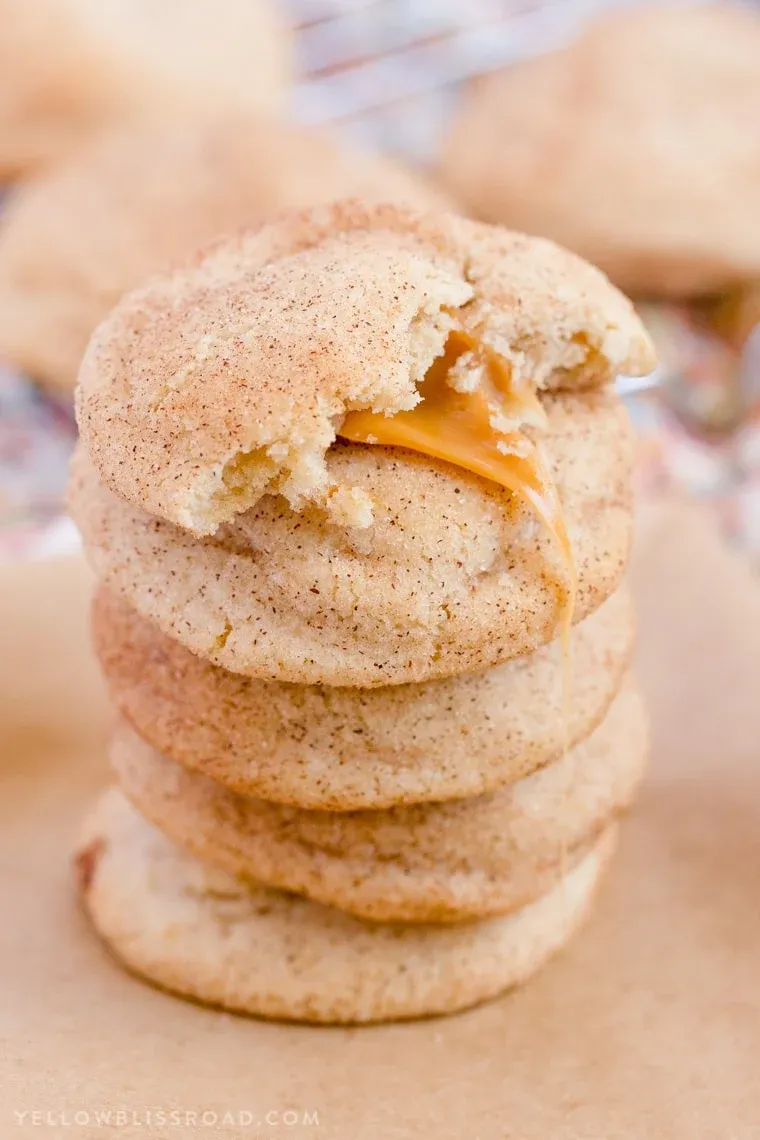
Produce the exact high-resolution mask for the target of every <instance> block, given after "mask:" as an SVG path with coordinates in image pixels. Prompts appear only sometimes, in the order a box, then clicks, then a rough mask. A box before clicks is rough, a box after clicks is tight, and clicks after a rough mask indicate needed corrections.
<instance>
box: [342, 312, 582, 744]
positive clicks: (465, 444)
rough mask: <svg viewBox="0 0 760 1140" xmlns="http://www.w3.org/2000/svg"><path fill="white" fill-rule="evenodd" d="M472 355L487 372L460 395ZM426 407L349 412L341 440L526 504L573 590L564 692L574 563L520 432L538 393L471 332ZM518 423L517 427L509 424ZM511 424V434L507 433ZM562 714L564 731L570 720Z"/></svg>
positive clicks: (439, 362)
mask: <svg viewBox="0 0 760 1140" xmlns="http://www.w3.org/2000/svg"><path fill="white" fill-rule="evenodd" d="M465 354H471V356H472V358H473V360H472V363H473V364H474V365H475V366H476V367H477V366H480V367H481V369H482V373H481V376H480V377H479V382H478V386H477V387H476V388H475V390H474V391H471V392H470V391H466V392H465V391H457V390H456V389H455V388H453V387H452V386H451V383H450V373H451V371H452V369H454V368H455V366H456V364H457V361H459V359H460V358H461V357H462V356H464V355H465ZM419 393H420V396H421V397H422V399H421V402H420V403H419V404H417V405H416V407H414V408H413V409H412V410H411V411H408V412H397V413H396V414H395V415H392V416H386V415H383V414H382V413H378V412H364V411H359V412H349V414H348V415H347V416H346V418H345V420H344V421H343V425H342V427H341V428H340V431H339V435H340V436H342V437H343V438H344V439H348V440H351V441H352V442H354V443H372V444H379V445H381V446H386V447H406V448H409V449H410V450H411V451H418V452H422V453H423V454H424V455H430V456H432V457H434V458H435V459H442V460H445V461H446V462H447V463H453V464H454V465H455V466H457V467H463V468H465V470H467V471H472V472H473V473H474V474H476V475H480V476H482V477H483V478H484V479H490V480H491V481H492V482H494V483H498V484H500V485H501V486H502V487H505V488H506V489H507V490H508V491H511V492H512V493H513V494H515V495H519V496H520V497H521V498H522V499H524V500H525V501H526V502H527V503H528V504H529V505H530V507H531V508H532V510H533V511H534V512H535V513H536V515H538V517H539V518H540V519H541V521H542V522H543V524H544V526H545V527H546V529H547V530H548V532H549V534H550V535H551V536H552V538H553V540H554V542H555V543H556V545H557V547H558V549H559V552H560V555H561V558H562V562H563V564H564V566H565V567H566V569H567V572H568V578H569V582H570V585H569V588H568V591H567V596H566V598H565V600H564V603H563V606H562V613H561V615H560V636H561V639H562V652H563V668H564V691H565V702H566V705H567V703H568V702H569V699H570V697H569V694H570V686H569V678H570V656H569V654H570V645H569V638H570V628H571V625H572V619H573V610H574V608H575V566H574V562H573V555H572V549H571V547H570V541H569V538H568V534H567V529H566V526H565V519H564V515H563V512H562V504H561V502H560V499H559V495H558V493H557V488H556V485H555V483H554V480H553V478H552V475H551V472H550V470H549V467H548V464H547V462H546V460H545V459H544V457H543V455H542V453H541V450H540V447H539V446H538V444H536V443H535V442H534V441H533V440H532V439H531V438H530V437H529V436H528V435H526V434H525V432H524V431H523V430H521V425H522V424H524V423H525V422H526V421H527V422H529V423H532V424H534V425H543V424H545V423H546V415H545V412H544V410H543V407H542V406H541V402H540V401H539V399H538V397H537V396H536V394H535V392H534V391H533V390H532V389H531V388H530V387H529V386H528V385H526V384H521V385H518V384H516V383H515V382H514V381H513V378H512V375H511V373H510V370H509V369H508V368H507V367H506V366H505V364H504V363H503V361H502V360H501V358H500V357H499V356H498V355H497V354H496V353H495V352H494V351H493V350H491V349H489V348H487V347H485V346H484V345H481V344H479V343H478V342H477V341H476V340H474V338H472V337H471V336H469V335H468V334H467V333H464V332H461V331H456V332H453V333H451V334H450V336H449V339H448V341H447V344H446V349H445V351H444V353H443V354H442V355H441V356H439V357H438V358H437V359H436V360H435V361H434V362H433V364H432V365H431V367H430V368H429V369H428V371H427V373H426V375H425V378H424V380H423V381H422V382H421V383H420V385H419ZM513 423H514V424H515V425H516V426H515V427H514V428H512V426H511V425H512V424H513ZM505 426H506V430H502V429H503V428H504V427H505ZM567 711H568V710H567V708H566V715H565V729H566V730H567V725H568V723H569V721H568V716H567Z"/></svg>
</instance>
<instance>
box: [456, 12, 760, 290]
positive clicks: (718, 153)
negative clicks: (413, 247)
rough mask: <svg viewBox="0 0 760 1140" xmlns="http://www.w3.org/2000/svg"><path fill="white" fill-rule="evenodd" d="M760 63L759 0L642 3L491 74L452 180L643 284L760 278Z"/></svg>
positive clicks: (495, 212) (477, 88)
mask: <svg viewBox="0 0 760 1140" xmlns="http://www.w3.org/2000/svg"><path fill="white" fill-rule="evenodd" d="M758 59H760V14H758V12H757V11H756V10H754V9H753V6H752V5H743V6H742V5H739V4H730V3H725V4H720V3H718V4H692V5H685V4H677V3H659V4H652V3H650V4H638V5H628V6H627V7H624V8H623V9H622V10H621V11H618V12H613V13H609V14H606V15H604V16H603V17H602V18H601V19H599V20H597V21H596V22H595V23H594V24H592V25H591V26H590V27H589V28H588V30H587V31H586V32H585V33H584V34H583V35H582V36H581V37H580V38H579V39H578V40H577V42H575V43H573V44H571V45H570V46H568V47H566V48H563V49H562V50H560V51H555V52H552V53H550V54H547V55H544V56H539V57H536V58H534V59H531V60H527V61H525V62H522V63H520V64H518V65H517V66H514V67H511V68H509V69H508V70H506V71H503V72H500V73H496V74H493V75H490V76H487V77H485V78H483V79H481V80H478V81H477V82H476V83H475V84H474V85H473V86H472V87H471V89H470V90H469V92H468V93H467V94H466V95H465V97H464V100H463V102H462V104H461V107H460V108H459V110H458V112H457V113H456V115H455V119H454V122H453V124H452V126H451V128H450V131H449V133H448V137H447V140H446V142H445V146H444V155H443V159H442V163H441V173H442V178H443V181H444V183H445V184H446V185H447V186H448V187H449V188H450V189H451V190H452V192H454V193H456V194H457V196H458V197H459V199H460V200H461V201H462V202H463V203H464V204H465V206H466V208H467V209H468V211H471V212H472V213H474V214H475V215H476V216H477V217H481V218H484V219H486V220H488V221H491V222H501V223H503V224H505V225H509V226H515V227H516V228H518V229H524V230H526V231H527V232H529V233H536V234H542V235H544V236H546V237H549V238H553V239H555V240H556V241H560V242H562V243H563V244H565V245H567V246H568V247H569V248H570V249H573V250H575V251H576V252H578V253H579V254H582V255H583V256H584V257H587V258H588V259H589V260H590V261H592V262H593V263H594V264H595V265H598V266H600V268H602V269H603V270H604V271H605V272H606V273H608V274H609V276H610V277H611V278H612V280H613V281H615V282H616V284H618V285H619V286H620V287H621V288H623V289H625V290H626V291H628V292H631V293H639V294H666V295H668V294H669V295H674V296H684V297H686V296H695V295H699V294H707V293H713V292H718V291H721V290H723V289H726V288H728V287H730V286H731V285H733V284H735V283H738V282H741V281H745V280H747V279H753V278H758V277H760V227H758V225H757V203H758V200H760V131H758V123H759V122H760V68H759V67H758Z"/></svg>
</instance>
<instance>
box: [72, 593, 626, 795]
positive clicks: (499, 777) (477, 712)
mask: <svg viewBox="0 0 760 1140" xmlns="http://www.w3.org/2000/svg"><path fill="white" fill-rule="evenodd" d="M633 625H634V623H633V614H632V603H631V599H630V596H629V594H628V591H627V590H626V589H625V588H622V589H620V590H619V591H617V592H616V593H615V594H613V596H612V597H611V598H610V599H609V600H608V601H606V602H605V603H604V604H603V605H602V606H601V607H600V608H599V609H598V610H597V611H596V612H595V613H594V614H593V615H592V616H591V617H589V618H586V620H585V621H582V622H580V623H579V624H578V625H576V626H575V627H574V629H573V632H572V635H571V638H570V646H569V656H570V665H571V669H572V681H571V693H570V694H566V693H565V691H564V684H565V677H564V674H563V659H562V645H561V642H560V641H559V640H558V641H554V642H552V643H551V644H549V645H546V646H544V647H543V648H542V649H539V650H538V651H537V652H536V653H533V654H529V655H527V656H525V657H519V658H516V659H515V660H514V661H511V662H508V663H507V664H505V665H501V666H497V667H496V668H494V669H490V670H487V671H486V672H482V673H473V674H465V675H462V676H459V677H455V678H451V679H447V680H442V681H430V682H428V683H427V684H421V685H391V686H384V687H382V688H375V689H346V688H335V687H329V686H325V685H313V686H304V685H288V684H283V683H280V682H277V681H265V680H257V679H255V678H249V677H243V676H241V675H239V674H235V673H229V672H227V671H226V670H224V669H219V668H217V667H216V666H214V665H211V664H209V663H208V662H207V661H205V660H203V658H201V657H197V656H195V655H194V654H192V653H189V652H188V651H187V650H186V649H184V648H183V647H182V646H181V645H180V644H179V643H178V642H176V641H174V640H173V639H172V638H170V637H167V636H166V635H165V634H163V633H161V631H160V630H159V629H158V628H157V627H156V626H155V625H153V624H152V623H151V622H149V621H146V620H145V619H144V618H142V617H140V616H139V614H137V613H136V611H135V610H133V609H132V607H131V606H130V605H128V603H127V602H125V601H124V599H123V598H121V597H119V596H117V595H116V594H113V593H111V592H110V591H108V590H106V589H104V588H101V589H100V590H99V591H98V592H97V594H96V597H95V600H94V604H93V613H92V632H93V639H94V643H95V649H96V652H97V655H98V658H99V661H100V665H101V668H102V670H103V673H104V674H105V677H106V681H107V683H108V687H109V691H110V695H111V699H112V700H113V702H114V704H115V706H116V708H117V709H118V710H119V711H120V712H121V714H122V715H123V716H124V717H126V719H127V720H128V721H129V722H130V723H131V724H132V725H133V726H134V727H135V729H136V730H137V731H138V732H139V734H140V735H141V736H142V737H143V739H144V740H146V741H147V742H148V743H149V744H151V745H152V746H153V747H154V748H155V749H156V750H157V751H158V752H163V753H166V754H167V755H169V756H171V757H172V758H173V759H175V760H177V761H180V762H181V763H182V764H183V765H184V766H185V767H187V768H189V769H191V770H195V771H197V772H200V773H203V774H205V775H206V776H210V777H212V778H213V779H214V780H216V781H218V782H219V783H221V784H224V785H225V786H226V787H228V788H230V789H232V790H233V791H236V792H239V793H242V794H243V795H248V796H253V797H260V798H262V799H266V800H272V801H275V802H279V803H289V804H293V805H295V806H298V807H302V808H321V809H329V810H333V811H348V810H350V809H357V808H384V807H392V806H394V805H395V804H399V803H422V802H425V801H430V800H448V799H459V798H462V797H464V796H478V795H481V794H482V793H484V792H487V791H490V790H491V789H493V788H495V787H498V786H499V785H501V784H507V783H512V782H513V781H515V780H518V779H520V778H521V777H523V776H526V775H528V774H529V773H531V772H533V771H535V769H537V768H539V767H541V766H542V765H543V764H545V763H547V762H548V761H550V760H553V759H555V758H557V757H558V756H560V755H561V753H562V750H563V748H564V746H565V745H566V744H567V746H569V747H572V746H573V745H575V744H577V743H578V742H579V741H581V740H585V738H586V737H587V736H588V735H589V733H591V732H592V731H593V729H594V728H595V727H596V726H597V725H598V724H599V722H600V721H601V720H602V718H603V717H604V715H605V714H606V712H607V709H608V707H609V705H610V702H611V701H612V699H613V696H614V695H615V693H616V692H617V690H618V688H619V687H620V683H621V680H622V677H623V673H624V671H625V669H626V668H627V667H628V664H629V661H630V656H631V648H632V641H633ZM568 698H569V699H568Z"/></svg>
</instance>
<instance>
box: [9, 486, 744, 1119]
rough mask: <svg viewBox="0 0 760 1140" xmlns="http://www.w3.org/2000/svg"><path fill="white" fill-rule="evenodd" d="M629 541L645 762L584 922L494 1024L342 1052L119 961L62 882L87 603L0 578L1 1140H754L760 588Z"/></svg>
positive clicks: (324, 1035)
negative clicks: (191, 996)
mask: <svg viewBox="0 0 760 1140" xmlns="http://www.w3.org/2000/svg"><path fill="white" fill-rule="evenodd" d="M641 532H642V533H641V541H640V543H639V552H638V557H637V559H636V564H635V572H634V578H635V584H636V588H637V592H638V597H639V605H640V615H641V620H640V624H641V650H640V657H641V676H642V679H643V682H644V685H645V687H646V690H647V693H648V696H649V699H650V704H651V709H652V713H653V717H654V759H653V766H652V770H651V775H650V778H649V780H648V782H647V784H646V786H645V789H644V792H643V795H642V797H641V801H640V804H639V806H638V808H637V809H636V811H635V812H634V813H633V815H632V817H631V818H630V819H629V820H628V822H627V824H626V826H625V828H624V831H623V838H622V845H621V850H620V852H619V855H618V858H617V861H616V863H615V865H614V868H613V870H612V873H611V875H610V878H609V879H608V881H607V883H606V885H605V887H604V889H603V891H602V894H601V897H600V900H599V905H598V909H597V911H596V913H595V916H594V918H593V919H592V921H591V922H590V924H589V926H588V927H587V928H586V929H585V930H584V931H583V933H582V934H581V935H580V936H579V937H578V938H577V939H576V940H575V941H574V942H573V943H572V945H571V946H570V947H569V948H568V949H567V950H566V951H565V952H564V953H562V954H561V955H560V956H559V957H557V958H556V959H555V960H554V961H553V962H552V963H551V964H550V965H549V966H548V967H547V968H546V969H545V970H544V971H543V973H542V974H541V975H540V976H539V977H537V978H536V979H535V980H534V981H533V982H531V983H530V984H529V985H528V986H526V987H525V988H524V989H522V990H520V991H517V992H515V993H513V994H510V995H507V996H506V997H504V998H503V999H501V1000H499V1001H496V1002H493V1003H491V1004H488V1005H486V1006H483V1007H481V1008H480V1009H477V1010H474V1011H471V1012H469V1013H466V1014H462V1015H459V1016H457V1017H452V1018H444V1019H439V1020H431V1021H427V1022H420V1023H416V1024H405V1025H391V1026H383V1027H378V1028H363V1029H348V1030H346V1029H310V1028H306V1027H303V1028H302V1027H295V1026H287V1025H279V1024H268V1023H264V1022H257V1021H253V1020H247V1019H244V1018H237V1017H231V1016H227V1015H224V1014H220V1013H218V1012H214V1011H210V1010H206V1009H202V1008H199V1007H196V1006H193V1005H190V1004H188V1003H186V1002H183V1001H181V1000H179V999H177V998H174V997H171V996H169V995H167V994H164V993H160V992H157V991H156V990H153V989H151V988H150V987H149V986H147V985H145V984H144V983H142V982H140V981H137V980H135V979H133V978H131V977H129V976H127V975H126V974H125V973H123V972H122V971H121V970H120V969H119V968H118V967H117V966H116V964H115V963H114V962H113V961H112V960H111V959H110V958H109V957H108V955H107V954H106V953H105V952H104V950H103V948H102V947H101V945H100V944H99V943H98V942H97V940H96V939H95V937H94V936H93V935H92V934H91V932H90V930H89V928H88V926H87V924H86V921H85V919H84V918H83V917H82V915H81V914H80V913H79V911H78V910H77V907H76V905H75V903H74V900H73V896H72V891H71V887H70V881H69V870H68V852H69V849H70V846H71V842H72V839H73V837H74V835H75V832H76V828H77V825H78V821H79V818H80V816H81V814H82V812H83V810H84V809H85V808H86V805H87V803H88V801H89V800H90V798H91V796H92V793H93V791H94V790H95V788H96V787H97V786H98V785H99V784H101V783H102V782H103V781H104V779H105V762H104V758H103V752H102V737H103V731H104V724H105V719H106V712H105V703H104V699H103V694H102V690H101V687H100V683H99V681H98V678H97V675H96V672H95V669H94V666H93V664H92V661H91V660H90V656H89V650H88V645H87V635H86V629H85V626H86V601H87V594H88V591H89V582H88V578H87V575H86V572H85V571H84V569H83V567H82V566H81V565H80V564H79V563H68V564H57V565H47V566H33V567H24V568H17V569H10V568H5V569H3V570H2V571H1V572H0V588H1V592H2V597H1V599H0V621H1V623H2V625H1V628H2V642H3V647H4V654H3V661H2V670H3V676H2V684H1V686H0V688H1V691H2V695H1V696H0V726H1V728H2V740H3V747H2V756H1V760H0V779H1V780H2V789H1V794H0V813H1V819H0V978H2V983H1V984H2V989H3V997H2V1003H1V1008H0V1031H1V1033H2V1041H1V1042H0V1049H1V1050H2V1059H1V1060H0V1089H1V1091H0V1137H2V1138H3V1140H5V1138H6V1137H9V1138H11V1140H12V1138H13V1137H16V1136H24V1137H25V1136H36V1137H40V1136H48V1137H53V1136H56V1137H57V1136H61V1137H74V1138H75V1137H77V1136H82V1137H87V1140H90V1138H93V1140H95V1138H98V1137H101V1136H109V1137H110V1136H118V1137H126V1136H130V1137H131V1136H146V1135H149V1136H154V1137H179V1136H182V1137H184V1136H207V1137H216V1136H219V1137H226V1136H235V1137H238V1136H256V1137H266V1138H272V1137H274V1138H277V1137H282V1136H290V1137H291V1138H293V1140H311V1138H312V1137H319V1138H321V1140H375V1138H384V1137H391V1136H392V1137H436V1140H448V1138H451V1140H454V1138H456V1140H478V1138H479V1140H492V1138H496V1137H509V1138H512V1140H571V1138H573V1140H575V1138H578V1140H618V1138H626V1140H639V1138H641V1140H658V1138H660V1137H662V1138H668V1140H671V1138H681V1137H683V1138H684V1140H703V1138H704V1140H707V1138H710V1140H749V1138H750V1137H752V1138H756V1137H757V1136H758V1135H760V903H759V899H760V891H759V889H758V879H759V876H760V703H759V702H758V699H757V697H758V691H759V689H760V686H759V685H758V679H760V584H758V583H757V582H756V581H755V580H754V579H753V578H752V576H751V573H750V571H749V569H748V568H747V567H745V565H744V564H743V563H742V562H741V560H740V559H739V557H738V556H734V555H732V554H731V553H730V552H728V551H727V550H726V549H724V548H723V546H722V545H721V543H720V541H719V539H718V538H717V537H716V535H715V534H714V533H713V532H712V530H711V528H710V524H709V523H708V522H707V521H706V520H705V519H704V518H703V517H702V516H701V515H700V514H698V513H697V512H696V511H695V510H694V509H688V508H684V507H678V506H675V507H667V508H663V509H661V510H658V511H655V513H654V514H652V515H649V516H648V517H647V519H646V522H645V525H643V526H642V527H641ZM109 1112H110V1114H111V1122H110V1124H109V1123H107V1122H106V1114H108V1113H109ZM172 1113H174V1115H173V1116H172V1115H171V1114H172ZM162 1114H163V1115H162ZM193 1114H196V1116H195V1117H194V1116H193ZM314 1114H316V1116H315V1115H314ZM315 1119H316V1120H317V1121H318V1123H314V1121H315Z"/></svg>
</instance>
